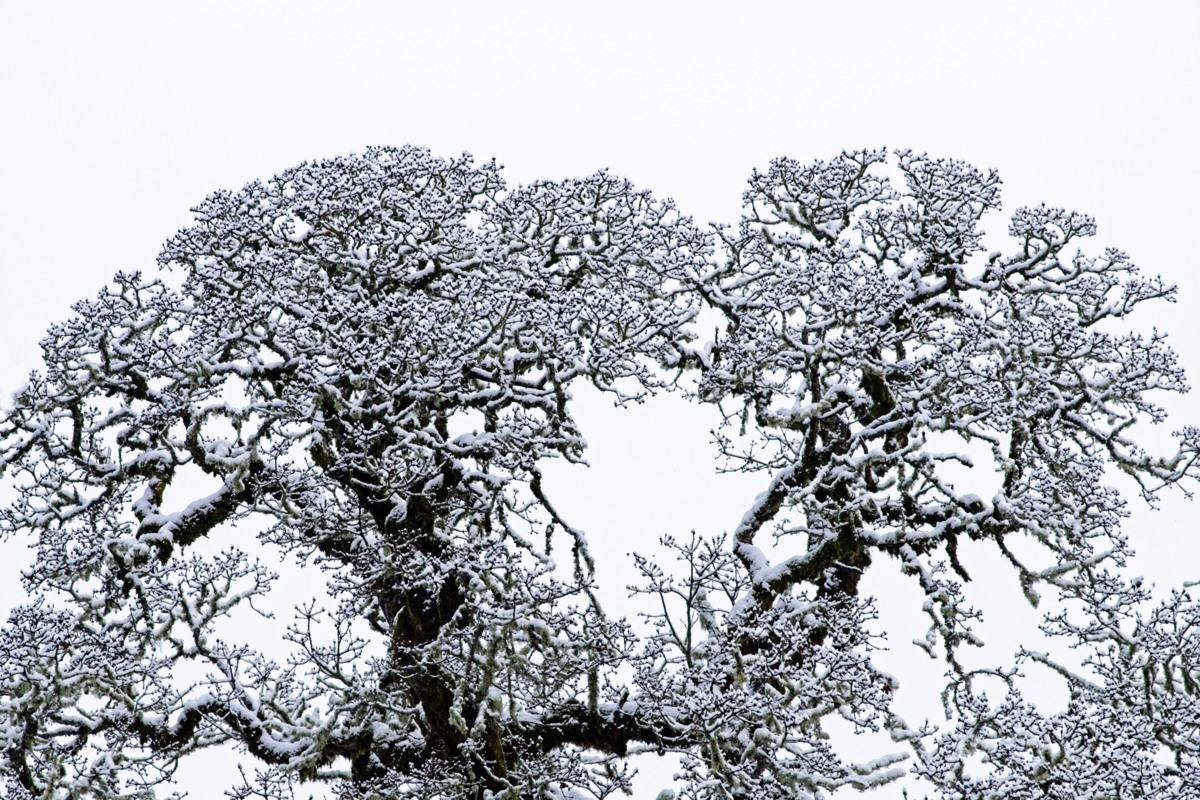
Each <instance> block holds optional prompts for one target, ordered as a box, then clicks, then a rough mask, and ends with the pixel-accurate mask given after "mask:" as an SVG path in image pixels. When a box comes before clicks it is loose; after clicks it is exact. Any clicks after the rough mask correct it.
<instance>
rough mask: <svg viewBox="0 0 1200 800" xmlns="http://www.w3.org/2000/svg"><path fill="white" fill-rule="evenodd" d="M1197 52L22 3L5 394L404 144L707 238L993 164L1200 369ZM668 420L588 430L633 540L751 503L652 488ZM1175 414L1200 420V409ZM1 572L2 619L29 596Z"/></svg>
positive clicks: (450, 17)
mask: <svg viewBox="0 0 1200 800" xmlns="http://www.w3.org/2000/svg"><path fill="white" fill-rule="evenodd" d="M1197 41H1200V6H1198V5H1196V4H1192V3H1183V2H1171V3H1167V2H1160V3H1141V4H1137V7H1136V8H1135V4H1132V3H1115V2H1114V3H1109V2H1046V0H1041V1H1040V2H1004V3H988V4H984V3H951V2H939V3H919V2H908V3H900V2H870V3H868V2H823V3H804V2H790V3H782V2H781V3H755V2H748V1H747V0H742V1H741V2H738V3H723V4H718V3H711V4H705V3H654V2H651V0H642V2H640V3H631V2H606V3H570V2H539V3H483V2H480V3H452V2H447V3H435V2H420V3H403V2H392V3H385V2H373V3H367V2H346V1H345V0H342V1H341V2H337V3H330V2H323V3H317V2H296V1H292V2H286V3H285V2H278V3H267V2H250V1H249V0H236V2H211V1H210V2H204V3H198V2H197V3H191V4H187V5H186V6H185V4H182V3H164V2H155V3H151V2H146V3H122V2H114V1H113V0H109V1H108V2H103V3H92V2H82V1H80V2H71V3H62V2H50V1H48V0H47V1H46V2H36V3H34V2H26V3H18V2H10V3H5V4H3V6H2V7H0V144H2V145H3V150H2V152H3V154H4V158H3V160H2V161H0V259H2V262H0V270H2V274H3V278H4V283H3V291H2V292H0V341H2V342H3V347H2V348H0V394H2V395H3V397H4V398H5V402H7V398H8V396H10V395H11V393H12V392H13V391H15V390H16V389H17V388H18V387H19V386H20V384H21V383H22V382H23V380H24V378H25V376H26V375H27V374H28V372H29V370H31V369H33V368H35V367H36V365H37V361H36V359H37V357H38V350H37V347H36V342H37V340H38V339H39V338H40V336H41V334H42V332H43V331H44V329H45V328H46V326H47V325H48V324H50V323H51V322H53V321H55V320H58V319H62V318H64V317H65V316H66V315H67V314H68V313H69V312H68V306H69V304H70V303H71V302H72V301H74V300H76V299H78V298H80V297H83V296H89V295H93V294H94V293H95V292H96V291H98V290H99V288H100V287H101V286H102V285H103V284H104V283H105V281H106V280H107V278H108V277H109V276H111V274H112V273H113V272H114V271H116V270H118V269H122V270H132V269H144V270H147V271H151V270H153V269H154V258H155V255H156V254H157V253H158V250H159V248H160V246H161V244H162V242H163V241H164V239H166V238H167V237H168V236H169V235H171V234H172V233H173V232H174V231H175V230H176V229H177V228H178V227H180V226H181V225H183V224H185V223H186V222H187V221H188V219H189V214H188V209H189V208H190V207H191V206H193V205H195V204H196V203H197V202H198V201H200V200H201V199H202V198H203V197H204V196H205V195H206V194H207V193H209V192H211V191H213V190H215V189H219V188H229V189H236V188H239V187H240V186H241V185H242V184H244V183H245V182H246V181H248V180H250V179H252V178H256V177H267V176H270V175H271V174H273V173H275V172H277V171H279V170H281V169H283V168H286V167H288V166H291V165H294V164H296V163H298V162H300V161H303V160H306V159H312V158H319V157H323V156H332V155H338V154H345V153H348V152H353V151H361V150H362V148H364V147H365V146H367V145H371V144H395V145H401V144H406V143H412V144H420V145H426V146H428V147H430V148H431V149H432V150H433V151H434V152H435V153H437V154H441V155H446V156H450V155H455V154H458V153H460V152H462V151H468V152H470V153H472V154H474V155H475V156H476V157H477V158H479V159H487V158H491V157H495V158H496V159H497V160H498V161H499V162H501V163H502V164H504V165H505V166H506V173H507V175H508V178H509V180H510V182H521V181H526V180H531V179H535V178H561V177H567V176H577V175H584V174H588V173H591V172H593V171H594V170H596V169H598V168H601V167H607V168H609V169H611V170H612V171H613V172H615V173H618V174H621V175H624V176H626V177H629V178H631V179H632V180H634V181H635V182H636V183H637V184H638V185H640V186H644V187H646V188H649V189H652V190H653V191H655V192H656V193H658V194H660V195H669V196H673V197H674V198H675V199H676V201H677V202H678V204H679V205H680V207H681V208H682V209H683V210H684V211H685V212H687V213H690V214H692V215H694V216H695V217H696V218H697V219H698V221H700V222H706V221H709V220H724V221H729V222H733V221H736V218H737V214H738V209H739V202H740V194H741V191H742V188H743V185H744V182H745V179H746V177H747V176H748V174H749V172H750V170H751V169H752V168H754V167H765V166H766V164H767V162H768V161H769V160H770V159H771V158H772V157H774V156H779V155H788V156H791V157H794V158H798V159H801V160H808V159H812V158H825V157H830V156H833V155H835V154H836V153H838V152H839V151H841V150H842V149H847V148H856V147H862V146H872V147H875V146H888V147H908V148H912V149H914V150H918V151H928V152H929V153H931V154H934V155H940V156H952V157H957V158H962V159H966V160H968V161H971V162H972V163H974V164H976V165H977V166H979V167H983V168H987V167H994V168H996V169H998V170H999V171H1000V174H1001V176H1002V178H1003V179H1004V182H1005V189H1004V197H1005V208H1006V210H1009V211H1011V210H1012V209H1013V208H1015V207H1016V206H1018V205H1021V204H1028V203H1036V202H1040V201H1045V202H1047V203H1050V204H1053V205H1061V206H1066V207H1068V208H1073V209H1077V210H1081V211H1086V212H1088V213H1091V214H1093V215H1095V216H1096V218H1097V220H1098V223H1099V237H1098V240H1096V241H1095V245H1094V250H1098V249H1099V248H1100V247H1101V246H1104V245H1115V246H1118V247H1121V248H1123V249H1125V250H1127V251H1129V252H1130V253H1131V255H1132V256H1133V258H1134V260H1135V261H1136V262H1137V263H1139V264H1140V265H1142V267H1143V268H1144V269H1145V270H1147V271H1149V272H1157V273H1161V274H1162V275H1164V276H1165V277H1166V278H1167V279H1168V280H1170V281H1173V282H1175V283H1177V284H1179V286H1180V289H1181V292H1180V296H1181V302H1180V303H1179V304H1178V305H1177V306H1176V307H1174V308H1171V309H1160V313H1159V315H1157V316H1156V318H1155V319H1153V320H1149V321H1148V323H1147V324H1150V323H1156V324H1160V325H1161V326H1162V327H1164V328H1166V329H1167V330H1170V331H1172V332H1173V335H1174V344H1175V346H1176V348H1177V349H1178V350H1179V351H1180V353H1181V356H1182V359H1183V361H1184V363H1185V364H1186V365H1187V366H1188V367H1189V371H1190V373H1191V374H1192V375H1200V320H1197V314H1196V312H1195V311H1194V309H1195V308H1196V307H1197V303H1200V276H1198V274H1197V266H1198V259H1197V246H1196V245H1195V244H1194V241H1193V240H1194V238H1195V236H1196V232H1197V227H1198V226H1197V224H1196V220H1195V213H1196V207H1197V202H1196V192H1197V190H1200V168H1198V166H1197V164H1198V161H1197V156H1196V146H1197V142H1198V141H1200V137H1198V136H1197V118H1198V117H1200V91H1198V88H1197V80H1198V77H1200V47H1198V46H1197V44H1196V42H1197ZM993 224H1000V225H1002V224H1003V221H1002V220H993ZM673 408H674V407H673V406H667V405H664V404H652V405H651V406H649V407H648V408H647V409H644V410H642V412H641V413H640V414H635V415H632V416H629V417H624V418H622V420H621V421H620V422H617V423H612V424H611V427H603V426H605V425H609V423H597V425H600V426H602V427H600V428H599V429H600V430H602V431H605V432H606V435H605V436H603V437H600V438H597V434H594V433H591V432H589V431H588V430H586V428H585V434H587V435H588V436H589V439H591V440H592V441H593V442H594V443H595V452H594V453H593V461H594V462H595V467H594V470H593V473H592V474H591V476H590V478H589V480H588V484H587V486H588V491H594V492H595V496H596V497H603V498H604V500H603V502H601V501H596V502H595V503H593V505H594V506H595V508H593V509H590V510H589V509H588V508H586V506H587V504H588V501H587V500H586V494H584V495H583V499H576V500H573V501H572V502H574V503H577V504H579V505H577V508H579V509H580V513H582V514H587V513H590V512H594V516H593V517H592V518H591V519H590V520H589V519H585V520H583V521H582V524H583V525H584V527H587V528H589V530H593V531H594V535H595V536H597V537H605V538H603V541H604V542H605V543H606V545H607V544H609V543H611V544H612V547H611V549H613V550H614V551H620V552H624V550H627V549H630V548H631V547H633V546H634V544H635V540H637V539H639V538H642V537H646V536H651V537H652V536H656V535H657V534H658V533H661V532H664V529H665V528H666V527H667V526H673V527H675V528H676V532H684V533H685V532H686V529H687V528H688V527H694V526H705V525H707V527H708V528H709V529H710V530H721V529H725V528H728V527H729V526H731V525H732V524H734V523H735V522H736V521H737V519H738V518H740V516H741V513H742V510H743V509H744V505H740V506H739V505H738V503H739V502H740V501H737V500H735V501H733V504H732V505H730V506H727V507H723V508H721V507H719V506H720V503H722V502H727V501H725V500H723V499H720V500H713V503H715V504H716V505H712V504H706V503H701V502H699V500H700V499H701V498H702V497H703V498H706V499H707V498H709V497H710V492H709V490H707V489H695V488H693V489H691V490H685V491H684V492H683V493H682V494H681V495H679V496H677V497H676V498H674V499H673V500H672V502H674V503H676V504H678V506H679V507H678V508H676V507H674V506H671V505H668V503H667V502H665V501H662V500H661V495H659V496H658V497H657V498H656V496H655V495H652V494H650V493H640V494H639V493H638V488H639V487H642V486H647V485H655V484H656V476H657V477H658V478H661V477H662V475H661V470H660V469H659V468H656V467H654V465H655V464H657V463H661V462H662V461H663V460H664V457H663V453H664V452H669V453H671V454H672V455H673V457H674V462H675V464H676V465H677V466H675V467H672V468H671V469H672V470H673V472H674V473H675V474H674V475H673V477H674V478H675V479H677V480H678V481H679V482H680V483H679V484H678V485H682V486H685V487H686V486H688V485H692V486H696V485H698V484H695V483H689V482H691V481H693V476H700V477H695V478H694V480H696V481H698V480H700V478H701V477H703V476H706V475H707V474H708V473H709V472H711V466H710V464H711V461H710V460H709V457H708V455H707V453H708V452H709V451H708V450H706V444H705V442H706V438H707V436H706V433H705V431H704V429H703V423H702V422H699V423H698V422H696V421H695V419H693V418H691V417H688V413H687V412H679V411H677V410H672V409H673ZM1173 408H1175V409H1176V410H1177V412H1178V414H1179V419H1180V422H1182V421H1183V420H1184V418H1186V419H1187V421H1188V422H1192V423H1195V422H1198V421H1200V401H1198V400H1197V398H1196V397H1195V396H1191V397H1189V398H1186V399H1185V400H1184V401H1183V402H1180V403H1175V404H1173ZM664 409H665V410H664ZM697 419H698V418H697ZM586 424H587V420H585V425H586ZM601 438H602V439H603V442H601V440H600V439H601ZM681 454H682V455H681ZM623 458H624V459H626V460H625V461H622V459H623ZM639 470H640V472H639ZM738 491H740V490H733V493H734V494H735V495H736V494H737V493H738ZM711 496H712V497H714V498H715V497H716V495H711ZM746 499H747V500H748V499H749V498H746ZM601 506H604V508H601ZM714 509H716V510H714ZM622 515H624V516H622ZM1194 515H1195V510H1194V509H1191V508H1189V507H1186V506H1184V505H1182V504H1180V503H1172V504H1168V505H1167V507H1166V508H1165V509H1164V510H1163V511H1162V512H1159V513H1157V514H1149V513H1143V512H1141V511H1140V510H1139V513H1138V514H1137V516H1135V518H1134V520H1133V522H1132V523H1131V525H1130V529H1131V530H1133V531H1134V533H1135V534H1136V535H1138V536H1141V537H1144V538H1141V539H1136V541H1138V542H1145V544H1144V545H1143V549H1144V550H1154V551H1157V552H1159V553H1160V554H1169V556H1170V557H1169V558H1162V559H1160V561H1161V563H1162V565H1163V569H1164V570H1166V571H1165V572H1163V573H1162V574H1163V575H1164V576H1165V577H1164V580H1171V581H1177V580H1180V579H1182V577H1192V578H1200V575H1197V574H1192V575H1190V576H1188V575H1187V573H1186V570H1188V569H1193V567H1192V566H1191V565H1194V564H1195V563H1197V560H1198V559H1197V558H1196V556H1200V544H1198V543H1197V540H1196V538H1195V535H1194V534H1195V531H1194V530H1193V525H1192V524H1191V522H1190V520H1191V518H1192V517H1194ZM7 552H12V548H9V550H8V551H7ZM1181 554H1186V557H1180V556H1181ZM1172 564H1173V565H1174V566H1175V570H1174V572H1171V571H1170V568H1171V565H1172ZM6 569H7V571H6V572H0V581H7V585H4V584H2V583H0V607H4V606H6V605H9V604H11V603H13V602H16V601H17V598H19V596H20V595H19V586H17V585H16V584H14V583H13V581H14V580H15V574H16V573H15V562H13V561H12V560H11V559H10V560H9V561H8V562H7V563H6ZM5 576H7V577H5ZM193 796H195V797H207V796H209V795H208V794H207V793H205V792H203V791H197V793H196V794H194V795H193Z"/></svg>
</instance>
